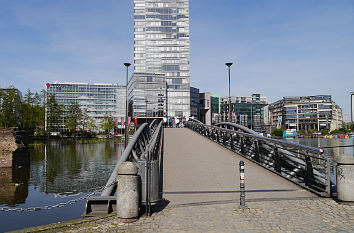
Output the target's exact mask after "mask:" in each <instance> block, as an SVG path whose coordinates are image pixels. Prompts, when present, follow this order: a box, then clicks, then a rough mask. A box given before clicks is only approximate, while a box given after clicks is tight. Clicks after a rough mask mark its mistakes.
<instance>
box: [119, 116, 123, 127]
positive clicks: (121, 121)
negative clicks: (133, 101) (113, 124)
mask: <svg viewBox="0 0 354 233" xmlns="http://www.w3.org/2000/svg"><path fill="white" fill-rule="evenodd" d="M120 124H121V125H122V126H123V125H124V117H121V118H120Z"/></svg>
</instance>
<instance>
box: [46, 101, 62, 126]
mask: <svg viewBox="0 0 354 233" xmlns="http://www.w3.org/2000/svg"><path fill="white" fill-rule="evenodd" d="M46 109H47V130H48V131H50V132H55V131H58V128H59V125H60V124H61V123H62V121H63V114H62V113H63V106H62V105H60V104H58V102H57V101H56V100H55V96H54V95H50V96H49V97H48V100H47V103H46Z"/></svg>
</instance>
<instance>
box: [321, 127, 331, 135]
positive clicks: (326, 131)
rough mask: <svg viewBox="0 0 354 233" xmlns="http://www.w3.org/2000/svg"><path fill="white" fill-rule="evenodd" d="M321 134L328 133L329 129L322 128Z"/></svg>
mask: <svg viewBox="0 0 354 233" xmlns="http://www.w3.org/2000/svg"><path fill="white" fill-rule="evenodd" d="M321 134H322V135H328V134H329V129H328V128H326V129H323V130H322V131H321Z"/></svg>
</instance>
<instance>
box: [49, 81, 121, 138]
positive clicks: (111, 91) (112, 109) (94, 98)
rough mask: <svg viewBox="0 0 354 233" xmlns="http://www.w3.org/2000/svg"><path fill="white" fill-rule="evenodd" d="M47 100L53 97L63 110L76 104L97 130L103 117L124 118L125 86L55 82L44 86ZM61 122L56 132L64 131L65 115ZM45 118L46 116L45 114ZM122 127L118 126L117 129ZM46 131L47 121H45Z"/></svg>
mask: <svg viewBox="0 0 354 233" xmlns="http://www.w3.org/2000/svg"><path fill="white" fill-rule="evenodd" d="M46 93H47V97H46V98H47V99H48V97H49V96H50V95H54V97H55V99H56V101H57V103H58V104H62V105H63V106H64V107H65V108H68V106H69V105H70V104H71V103H78V104H79V106H80V108H81V109H82V111H84V112H85V113H87V116H88V117H89V118H91V119H94V121H95V124H96V126H97V127H98V128H99V127H100V123H101V121H102V119H103V118H104V117H105V116H108V117H113V118H117V119H119V122H120V123H121V119H122V117H124V116H125V86H119V85H118V84H103V83H95V84H88V83H68V82H63V83H60V82H55V83H47V85H46ZM63 114H64V118H63V119H62V122H61V123H60V124H59V128H58V131H61V132H62V131H66V128H65V113H63ZM46 116H47V114H46ZM122 127H124V125H123V126H121V124H119V128H122ZM46 129H47V120H46Z"/></svg>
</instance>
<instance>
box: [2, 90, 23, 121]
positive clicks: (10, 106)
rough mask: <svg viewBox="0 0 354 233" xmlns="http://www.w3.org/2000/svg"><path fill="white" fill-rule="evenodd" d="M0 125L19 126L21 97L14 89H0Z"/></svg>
mask: <svg viewBox="0 0 354 233" xmlns="http://www.w3.org/2000/svg"><path fill="white" fill-rule="evenodd" d="M0 106H1V109H0V125H1V126H2V127H21V98H20V96H19V95H18V94H17V92H16V89H7V90H2V91H0Z"/></svg>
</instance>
